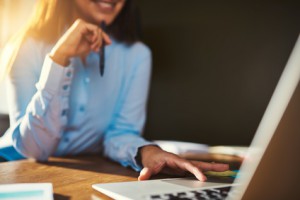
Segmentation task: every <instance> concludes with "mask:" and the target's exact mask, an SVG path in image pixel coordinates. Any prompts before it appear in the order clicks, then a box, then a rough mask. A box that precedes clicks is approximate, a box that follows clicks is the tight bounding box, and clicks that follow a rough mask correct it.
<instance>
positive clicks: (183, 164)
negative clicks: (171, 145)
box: [174, 158, 206, 181]
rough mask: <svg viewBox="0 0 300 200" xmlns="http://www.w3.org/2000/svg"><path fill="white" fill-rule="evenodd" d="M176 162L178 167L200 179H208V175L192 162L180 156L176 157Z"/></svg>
mask: <svg viewBox="0 0 300 200" xmlns="http://www.w3.org/2000/svg"><path fill="white" fill-rule="evenodd" d="M174 162H175V164H176V165H177V166H178V168H180V169H182V170H184V171H189V172H190V173H192V174H194V175H195V177H196V178H197V179H198V180H199V181H206V176H205V175H204V174H203V173H202V172H201V171H200V169H199V168H198V167H196V166H195V165H193V164H192V163H191V162H189V161H187V160H184V159H180V158H178V159H174Z"/></svg>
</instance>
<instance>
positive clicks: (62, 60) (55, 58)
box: [49, 51, 70, 67]
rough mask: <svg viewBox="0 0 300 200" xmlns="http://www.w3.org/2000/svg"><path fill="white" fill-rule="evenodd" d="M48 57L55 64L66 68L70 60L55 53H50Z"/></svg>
mask: <svg viewBox="0 0 300 200" xmlns="http://www.w3.org/2000/svg"><path fill="white" fill-rule="evenodd" d="M49 56H50V58H51V59H52V60H53V61H54V62H55V63H57V64H59V65H61V66H63V67H67V66H68V65H69V64H70V58H69V57H68V56H65V55H63V54H61V53H59V52H57V51H51V52H50V54H49Z"/></svg>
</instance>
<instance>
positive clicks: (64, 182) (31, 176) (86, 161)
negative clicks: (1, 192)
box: [0, 156, 139, 200]
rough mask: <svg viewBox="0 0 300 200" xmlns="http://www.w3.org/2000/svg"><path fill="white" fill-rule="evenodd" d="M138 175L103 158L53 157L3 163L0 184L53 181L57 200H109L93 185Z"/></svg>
mask: <svg viewBox="0 0 300 200" xmlns="http://www.w3.org/2000/svg"><path fill="white" fill-rule="evenodd" d="M138 175H139V174H138V173H137V172H135V171H133V170H131V169H127V168H124V167H122V166H120V165H119V164H117V163H114V162H112V161H109V160H107V159H104V158H101V157H100V156H79V157H68V158H50V160H49V161H48V162H45V163H38V162H35V161H32V160H23V161H14V162H6V163H1V164H0V184H5V183H42V182H51V183H52V184H53V189H54V199H55V200H59V199H62V200H66V199H72V200H73V199H80V200H85V199H92V200H98V199H110V198H108V197H106V196H104V195H102V194H101V193H99V192H97V191H95V190H94V189H93V188H92V184H94V183H100V182H101V183H106V182H121V181H135V180H137V177H138Z"/></svg>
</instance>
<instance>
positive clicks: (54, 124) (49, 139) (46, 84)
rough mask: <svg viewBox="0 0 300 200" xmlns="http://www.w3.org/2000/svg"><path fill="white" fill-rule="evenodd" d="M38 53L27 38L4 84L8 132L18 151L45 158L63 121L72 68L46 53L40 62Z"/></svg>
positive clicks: (52, 148) (59, 131)
mask: <svg viewBox="0 0 300 200" xmlns="http://www.w3.org/2000/svg"><path fill="white" fill-rule="evenodd" d="M40 55H41V49H39V48H38V45H37V44H36V42H35V41H32V40H29V41H27V42H25V43H24V44H23V46H22V47H21V49H20V50H19V52H18V55H17V57H16V60H15V62H14V64H13V67H12V70H11V73H10V75H9V77H8V84H7V85H8V102H9V107H10V108H9V110H10V111H9V112H10V113H9V114H10V123H11V126H10V129H9V131H10V132H12V133H11V134H12V141H13V145H14V147H15V148H16V150H17V151H18V152H19V153H20V154H22V155H24V156H26V157H29V158H35V159H37V160H47V158H48V157H49V156H50V155H51V154H52V153H53V152H54V151H55V149H56V147H57V145H58V142H59V140H60V138H61V134H62V131H63V127H64V126H65V125H66V123H67V115H66V112H67V109H68V99H69V94H70V84H71V81H72V71H73V69H72V68H71V67H62V66H60V65H58V64H56V63H54V62H53V61H52V60H51V58H50V57H49V56H48V55H47V56H46V57H45V58H44V61H43V58H42V57H41V56H40ZM39 59H40V60H41V61H39ZM41 65H42V66H41ZM40 68H42V70H40Z"/></svg>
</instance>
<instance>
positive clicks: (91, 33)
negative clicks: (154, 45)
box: [85, 24, 111, 51]
mask: <svg viewBox="0 0 300 200" xmlns="http://www.w3.org/2000/svg"><path fill="white" fill-rule="evenodd" d="M86 28H87V32H86V33H85V34H86V38H87V40H88V41H89V42H90V48H91V50H93V51H99V49H100V47H101V46H102V45H109V44H111V40H110V38H109V36H108V35H107V34H106V33H105V32H104V31H103V30H102V29H101V28H99V27H98V26H96V25H94V24H86ZM103 42H104V44H103Z"/></svg>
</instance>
